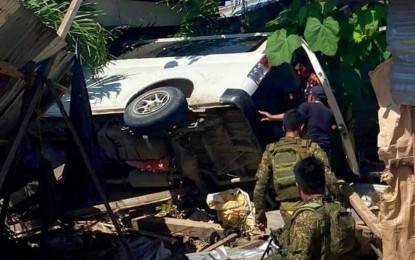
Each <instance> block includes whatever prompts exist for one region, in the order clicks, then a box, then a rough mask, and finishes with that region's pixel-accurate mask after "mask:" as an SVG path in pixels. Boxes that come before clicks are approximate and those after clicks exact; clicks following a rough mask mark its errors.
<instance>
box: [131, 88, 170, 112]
mask: <svg viewBox="0 0 415 260" xmlns="http://www.w3.org/2000/svg"><path fill="white" fill-rule="evenodd" d="M169 99H170V95H169V93H167V92H166V91H157V92H153V93H150V94H148V95H146V96H144V97H142V98H141V99H140V100H139V101H138V102H137V104H136V105H135V106H134V113H136V114H139V115H148V114H151V113H153V112H156V111H158V110H160V108H162V107H164V106H165V105H166V104H167V102H168V101H169Z"/></svg>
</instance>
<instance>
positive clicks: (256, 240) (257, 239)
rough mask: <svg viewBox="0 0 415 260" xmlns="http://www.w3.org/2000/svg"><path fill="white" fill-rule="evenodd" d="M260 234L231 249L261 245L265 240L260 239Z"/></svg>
mask: <svg viewBox="0 0 415 260" xmlns="http://www.w3.org/2000/svg"><path fill="white" fill-rule="evenodd" d="M261 237H262V235H258V236H254V237H253V238H252V240H251V241H249V242H248V243H245V244H242V245H240V246H237V247H234V248H233V249H251V248H254V247H257V246H259V245H262V244H263V243H265V242H266V241H264V240H261Z"/></svg>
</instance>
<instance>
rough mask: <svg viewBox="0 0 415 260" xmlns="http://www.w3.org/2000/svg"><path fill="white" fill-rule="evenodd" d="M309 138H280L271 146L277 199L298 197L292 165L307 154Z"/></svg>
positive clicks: (309, 143)
mask: <svg viewBox="0 0 415 260" xmlns="http://www.w3.org/2000/svg"><path fill="white" fill-rule="evenodd" d="M310 145H311V141H310V140H305V139H299V138H296V139H282V140H281V141H279V142H277V143H275V144H274V146H273V147H272V148H271V156H272V159H271V160H272V171H273V173H274V174H273V183H274V188H275V190H276V192H277V194H278V199H279V200H291V199H300V196H299V194H298V192H297V189H296V186H295V176H294V166H295V164H296V163H297V162H298V161H300V160H301V159H304V158H306V157H308V156H309V153H308V148H309V147H310Z"/></svg>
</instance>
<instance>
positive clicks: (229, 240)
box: [202, 233, 239, 252]
mask: <svg viewBox="0 0 415 260" xmlns="http://www.w3.org/2000/svg"><path fill="white" fill-rule="evenodd" d="M238 236H239V235H238V234H235V233H234V234H230V235H229V236H227V237H225V238H223V239H221V240H219V241H218V242H216V243H214V244H213V245H211V246H209V247H207V248H205V249H203V250H202V252H210V251H212V250H215V249H216V248H218V247H220V246H222V245H224V244H226V243H229V242H232V241H234V240H235V239H236V238H237V237H238Z"/></svg>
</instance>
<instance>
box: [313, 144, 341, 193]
mask: <svg viewBox="0 0 415 260" xmlns="http://www.w3.org/2000/svg"><path fill="white" fill-rule="evenodd" d="M310 150H311V153H312V155H313V156H314V157H315V158H317V159H319V160H320V161H322V162H323V164H324V172H325V177H326V187H327V189H328V191H329V193H330V194H332V195H334V197H335V198H339V196H340V188H339V184H338V181H337V178H336V176H335V175H334V172H332V171H331V167H330V163H329V160H328V158H327V154H326V153H325V152H324V151H323V150H322V149H321V148H320V146H319V145H318V144H317V143H314V142H313V143H311V145H310Z"/></svg>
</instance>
